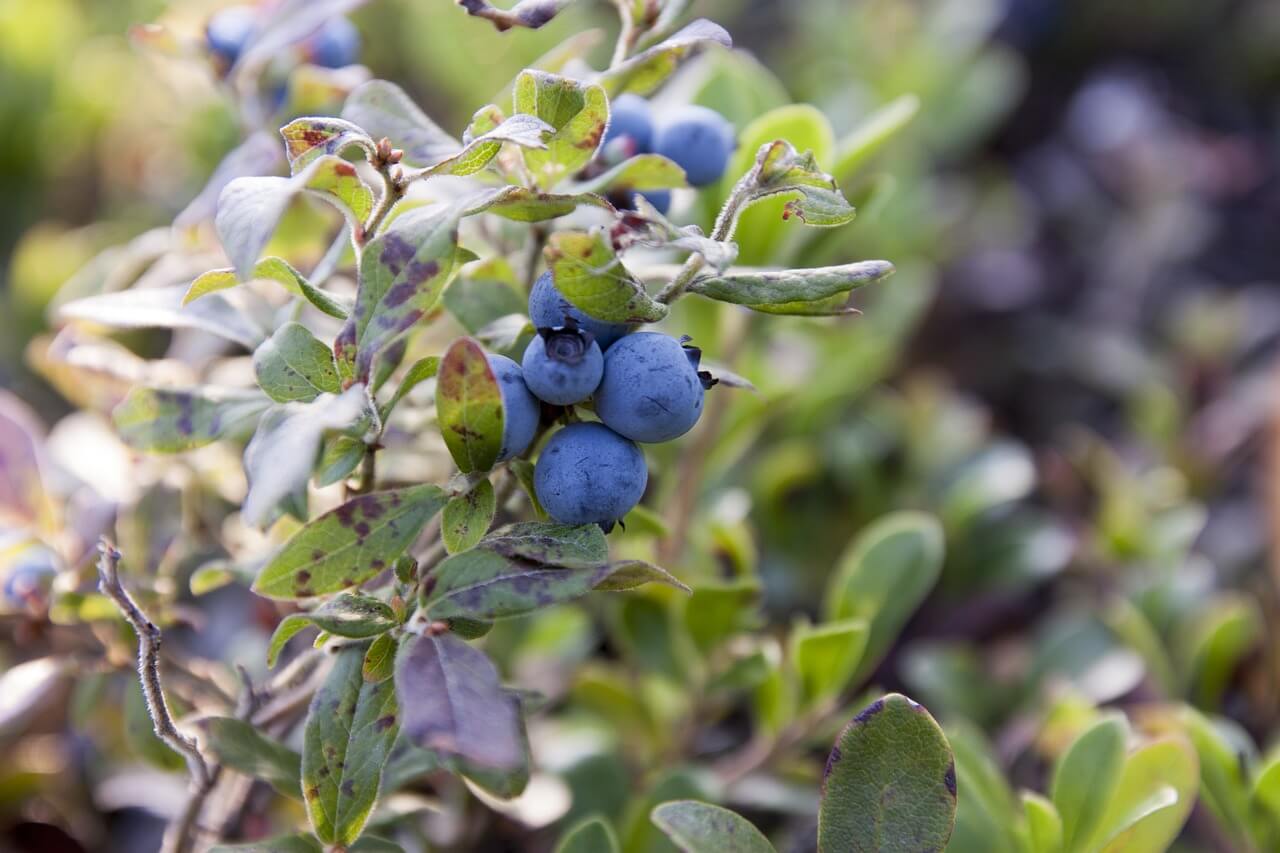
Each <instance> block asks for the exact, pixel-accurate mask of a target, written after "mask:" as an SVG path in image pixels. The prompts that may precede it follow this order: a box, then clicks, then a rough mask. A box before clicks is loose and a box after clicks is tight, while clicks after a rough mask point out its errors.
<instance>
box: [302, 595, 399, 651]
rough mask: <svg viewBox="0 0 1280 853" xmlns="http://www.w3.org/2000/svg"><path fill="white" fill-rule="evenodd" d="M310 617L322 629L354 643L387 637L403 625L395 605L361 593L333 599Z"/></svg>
mask: <svg viewBox="0 0 1280 853" xmlns="http://www.w3.org/2000/svg"><path fill="white" fill-rule="evenodd" d="M306 616H307V617H308V618H309V619H310V620H311V622H313V623H315V624H316V625H318V626H320V628H321V629H322V630H325V631H328V632H329V633H330V634H333V635H335V636H338V637H347V638H350V639H354V640H363V639H367V638H369V637H376V636H378V635H379V634H385V633H386V632H387V631H390V630H391V629H392V628H394V627H396V626H397V625H399V624H400V620H399V619H397V618H396V614H395V611H393V610H392V609H391V605H389V604H387V603H386V602H385V601H382V600H381V599H378V598H374V597H373V596H370V595H364V594H362V593H358V592H348V593H344V594H342V595H339V596H338V597H336V598H333V599H330V600H329V601H326V602H325V603H324V604H322V605H320V607H318V608H316V609H315V610H312V611H311V612H309V613H307V614H306Z"/></svg>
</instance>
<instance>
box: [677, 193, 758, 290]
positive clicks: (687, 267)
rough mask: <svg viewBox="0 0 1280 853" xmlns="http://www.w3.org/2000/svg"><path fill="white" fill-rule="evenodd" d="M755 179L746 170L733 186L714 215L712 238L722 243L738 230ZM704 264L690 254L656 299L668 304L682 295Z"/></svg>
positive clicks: (696, 256)
mask: <svg viewBox="0 0 1280 853" xmlns="http://www.w3.org/2000/svg"><path fill="white" fill-rule="evenodd" d="M755 180H756V179H755V173H754V171H752V172H748V173H747V174H746V175H744V176H743V177H742V179H741V180H739V181H738V183H737V184H736V185H735V186H734V188H733V192H732V193H730V194H729V198H728V200H727V201H725V203H724V207H722V208H720V214H719V215H718V216H717V217H716V224H715V227H713V228H712V229H711V239H712V240H715V241H717V242H720V243H724V242H728V241H729V240H732V239H733V234H734V232H735V231H737V230H738V218H739V216H740V215H741V214H742V210H743V205H745V204H746V202H747V198H748V197H749V196H750V195H751V191H752V189H753V187H754V186H755ZM706 265H707V259H706V258H704V257H703V256H702V255H700V254H698V253H696V252H695V253H694V254H692V255H690V256H689V257H688V259H687V260H686V261H685V262H684V266H683V267H681V268H680V272H679V273H678V274H677V275H676V277H675V278H674V279H673V280H672V281H671V283H670V284H668V285H667V286H666V287H664V288H663V289H662V292H661V293H659V294H658V296H657V300H658V301H659V302H661V303H662V304H663V305H670V304H671V303H672V302H675V301H676V300H677V299H679V298H680V297H681V296H684V292H685V290H687V289H688V287H689V285H690V284H692V283H693V280H694V278H696V277H697V275H698V273H700V272H702V268H703V267H704V266H706Z"/></svg>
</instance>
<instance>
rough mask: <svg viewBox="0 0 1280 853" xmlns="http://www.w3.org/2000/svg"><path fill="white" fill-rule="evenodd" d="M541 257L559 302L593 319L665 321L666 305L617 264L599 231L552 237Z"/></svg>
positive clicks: (602, 231) (603, 235) (613, 254)
mask: <svg viewBox="0 0 1280 853" xmlns="http://www.w3.org/2000/svg"><path fill="white" fill-rule="evenodd" d="M543 255H544V256H545V258H546V261H547V268H548V269H550V270H551V273H552V275H553V276H554V277H555V281H556V288H557V289H558V290H559V291H560V292H561V293H562V294H563V295H564V298H565V299H567V300H569V301H570V302H572V303H573V304H574V305H575V306H577V307H578V308H580V309H581V310H582V311H584V312H585V313H587V314H589V315H590V316H592V317H595V318H596V319H597V320H604V321H605V322H607V323H656V322H657V321H659V320H661V319H662V318H663V317H665V316H667V306H665V305H663V304H661V303H660V302H656V301H654V300H653V299H652V298H651V297H650V296H649V294H648V293H647V292H646V291H645V289H644V285H643V284H641V283H640V280H639V279H637V278H636V277H635V276H634V275H632V274H631V272H630V270H628V269H627V268H626V267H625V266H623V265H622V259H621V258H619V257H618V256H617V254H616V253H615V252H614V250H613V245H612V244H611V243H610V241H609V239H608V234H607V232H606V231H605V229H604V228H603V227H599V228H593V229H592V230H591V231H590V232H583V231H560V232H557V233H555V234H553V235H551V239H550V240H549V241H548V242H547V246H546V249H544V250H543Z"/></svg>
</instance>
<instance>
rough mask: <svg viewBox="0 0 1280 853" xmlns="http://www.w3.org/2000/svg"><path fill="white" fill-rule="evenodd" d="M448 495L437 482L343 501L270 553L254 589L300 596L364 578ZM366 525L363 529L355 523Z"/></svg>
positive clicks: (394, 554) (392, 557)
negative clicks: (358, 527)
mask: <svg viewBox="0 0 1280 853" xmlns="http://www.w3.org/2000/svg"><path fill="white" fill-rule="evenodd" d="M447 500H448V498H447V496H446V494H445V492H444V490H443V489H441V488H440V487H439V486H434V485H422V486H410V487H408V488H404V489H395V490H393V491H389V492H374V493H373V494H369V495H361V496H359V497H356V498H353V499H351V500H349V501H347V502H346V503H345V504H343V505H342V506H340V507H338V508H337V509H334V510H330V511H329V512H327V513H325V514H324V515H321V516H320V517H318V518H316V519H314V520H312V521H311V522H309V523H308V524H307V525H306V526H304V527H303V528H302V529H301V530H299V531H298V532H297V533H295V534H294V535H293V538H292V539H290V540H289V541H288V542H287V543H285V545H284V547H283V548H281V549H280V551H279V552H277V553H276V555H275V556H274V557H272V558H271V560H270V562H268V563H267V565H266V566H265V567H264V568H263V569H262V572H261V573H260V574H259V575H258V580H257V582H256V583H255V584H254V586H253V588H254V591H255V592H257V593H258V594H259V595H265V596H267V597H269V598H284V599H299V598H307V597H310V596H315V595H326V594H328V593H331V592H338V591H340V590H343V589H346V588H347V587H349V586H352V585H353V584H359V583H363V582H364V581H366V580H369V579H370V578H372V577H373V576H374V575H376V574H378V572H379V571H381V569H379V568H378V565H379V561H381V563H380V565H382V566H389V565H391V563H392V562H393V561H394V560H395V559H396V558H397V557H399V556H400V555H401V554H402V553H404V551H405V549H406V548H408V547H409V545H411V544H412V543H413V540H414V539H416V538H417V536H418V534H419V533H420V532H421V531H422V528H423V526H424V525H425V524H426V523H427V521H429V520H430V519H431V517H432V516H434V515H435V514H436V513H437V512H439V511H440V510H441V508H442V507H443V506H444V504H445V503H446V501H447ZM361 523H364V524H367V525H368V529H367V532H364V533H360V532H359V531H357V529H356V528H357V525H359V524H361Z"/></svg>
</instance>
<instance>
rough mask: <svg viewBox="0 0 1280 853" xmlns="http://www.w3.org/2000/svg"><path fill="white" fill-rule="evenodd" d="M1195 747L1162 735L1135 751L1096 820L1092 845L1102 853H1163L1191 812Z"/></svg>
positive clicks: (1195, 780)
mask: <svg viewBox="0 0 1280 853" xmlns="http://www.w3.org/2000/svg"><path fill="white" fill-rule="evenodd" d="M1199 771H1200V768H1199V762H1198V761H1197V760H1196V752H1195V748H1194V747H1192V746H1191V744H1190V743H1188V742H1187V741H1186V740H1185V739H1184V738H1182V737H1165V738H1161V739H1159V740H1156V741H1153V742H1151V743H1148V744H1145V745H1144V746H1142V747H1140V748H1138V749H1137V750H1135V751H1134V752H1133V753H1132V754H1131V755H1129V757H1128V758H1127V759H1126V760H1125V763H1124V769H1123V770H1122V771H1121V773H1120V781H1119V782H1118V783H1117V785H1116V787H1115V793H1114V795H1113V796H1112V798H1111V800H1110V802H1109V803H1107V807H1106V812H1105V814H1104V815H1103V817H1102V820H1101V821H1100V823H1099V824H1098V826H1099V830H1100V831H1099V832H1098V833H1097V835H1095V838H1094V843H1093V846H1092V847H1091V849H1101V850H1102V851H1103V853H1163V851H1165V850H1167V849H1169V845H1171V844H1172V843H1173V841H1174V839H1175V838H1177V837H1178V834H1179V833H1180V832H1181V831H1182V826H1183V824H1184V823H1186V821H1187V818H1188V817H1189V816H1190V815H1191V808H1192V806H1194V805H1195V800H1196V794H1197V791H1198V789H1199V787H1200V772H1199Z"/></svg>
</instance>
